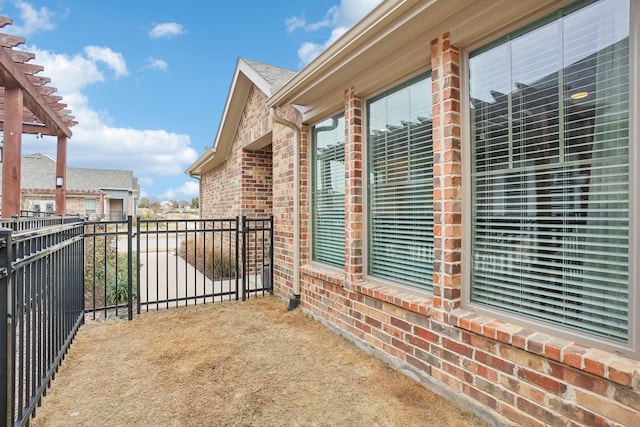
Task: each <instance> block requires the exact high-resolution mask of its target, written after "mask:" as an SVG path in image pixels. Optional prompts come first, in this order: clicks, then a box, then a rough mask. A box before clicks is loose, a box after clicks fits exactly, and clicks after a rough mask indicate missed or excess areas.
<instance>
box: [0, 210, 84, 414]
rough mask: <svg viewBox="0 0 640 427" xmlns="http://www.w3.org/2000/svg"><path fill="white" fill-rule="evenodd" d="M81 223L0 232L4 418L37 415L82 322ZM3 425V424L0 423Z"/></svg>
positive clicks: (0, 362)
mask: <svg viewBox="0 0 640 427" xmlns="http://www.w3.org/2000/svg"><path fill="white" fill-rule="evenodd" d="M83 233H84V229H83V224H82V223H81V222H78V221H77V219H76V222H75V223H72V224H64V223H63V224H58V225H50V226H48V227H45V228H35V229H31V230H24V231H17V232H15V231H14V230H13V229H11V228H1V229H0V301H1V302H2V304H0V319H2V320H1V321H0V335H1V337H0V384H1V385H2V387H1V388H0V416H2V417H4V422H5V425H24V424H26V423H28V420H29V418H30V416H31V415H33V414H34V412H35V410H36V406H37V405H38V404H39V402H40V399H41V397H42V395H43V394H44V393H45V391H46V389H47V387H48V386H49V383H50V382H51V380H52V379H53V377H54V375H55V373H56V371H57V369H58V367H59V366H60V363H61V362H62V359H63V358H64V355H65V354H66V351H67V349H68V347H69V345H70V343H71V340H72V339H73V337H74V336H75V333H76V331H77V330H78V328H79V326H80V325H81V324H82V321H83V300H82V288H83V284H82V276H83V270H84V264H83V253H84V248H83ZM0 422H1V421H0Z"/></svg>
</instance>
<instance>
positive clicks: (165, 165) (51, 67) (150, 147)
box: [23, 47, 198, 183]
mask: <svg viewBox="0 0 640 427" xmlns="http://www.w3.org/2000/svg"><path fill="white" fill-rule="evenodd" d="M29 51H31V52H33V53H35V54H36V59H37V61H38V64H40V65H42V66H44V69H45V70H46V75H47V76H48V77H50V78H51V79H52V86H55V87H57V88H58V93H57V94H58V95H60V96H62V97H63V102H64V103H66V104H68V106H69V107H68V108H69V109H70V110H71V113H72V114H73V115H74V116H75V117H76V121H78V124H77V125H76V126H74V127H72V128H71V130H72V132H73V136H72V138H71V139H70V140H69V148H68V151H67V161H68V164H69V165H71V166H79V165H81V166H82V167H89V168H105V169H123V170H132V171H134V174H135V175H136V176H147V177H148V178H147V179H151V178H150V177H151V176H172V175H183V174H184V170H185V169H186V168H187V167H188V166H189V165H190V164H192V163H193V162H194V161H195V160H196V159H197V158H198V155H197V153H196V151H195V150H194V149H193V148H191V146H190V145H191V140H190V137H189V135H186V134H177V133H172V132H168V131H166V130H162V129H158V130H152V129H133V128H127V127H117V126H114V125H113V123H112V122H113V120H112V119H111V118H110V117H109V115H108V113H107V112H104V111H96V110H94V109H93V108H91V106H90V104H89V99H88V98H87V97H86V96H85V95H84V94H83V89H85V88H86V87H87V86H88V85H90V84H94V83H97V82H103V81H105V80H106V77H105V75H104V73H103V72H102V70H101V68H100V67H101V66H102V67H104V65H103V64H106V67H107V68H109V69H112V70H113V71H114V72H115V75H116V76H118V75H122V74H123V73H124V72H125V70H126V66H125V65H124V59H123V57H122V55H121V54H120V53H117V52H113V51H111V50H110V49H107V48H96V47H88V48H86V49H85V51H84V53H85V55H82V54H78V55H73V56H68V55H61V54H56V53H53V52H50V51H43V50H39V49H37V48H35V47H30V48H29ZM55 146H56V144H55V143H54V144H48V143H47V144H43V142H42V140H36V139H29V138H25V139H23V152H25V153H31V152H43V153H47V154H53V155H54V156H55ZM52 151H53V152H52ZM144 182H152V181H144ZM141 183H143V181H141Z"/></svg>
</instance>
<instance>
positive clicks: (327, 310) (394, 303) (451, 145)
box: [273, 34, 640, 427]
mask: <svg viewBox="0 0 640 427" xmlns="http://www.w3.org/2000/svg"><path fill="white" fill-rule="evenodd" d="M430 54H431V67H432V80H433V85H432V94H431V96H432V99H433V137H434V256H435V262H434V275H433V281H434V292H433V295H432V296H431V295H427V294H420V293H416V292H414V291H409V290H402V289H401V288H393V287H390V286H385V285H382V284H380V283H377V282H369V281H367V279H366V277H363V274H362V273H363V271H362V257H363V241H362V239H363V221H362V195H363V194H364V191H365V188H366V183H364V182H363V176H362V152H363V148H362V143H363V141H362V123H363V120H364V117H363V111H362V99H361V98H360V97H358V95H357V88H349V89H348V90H346V91H345V119H346V123H347V126H346V136H345V169H346V172H345V174H346V183H347V191H346V196H345V213H346V216H345V222H346V224H345V239H346V240H345V241H346V248H345V261H346V263H345V269H344V270H338V269H334V268H329V267H323V266H318V265H316V264H304V265H303V266H302V267H301V269H300V272H301V286H302V307H303V309H304V310H305V311H307V312H309V313H310V314H312V315H313V316H314V317H316V318H317V319H319V320H321V321H322V322H323V323H324V324H326V325H327V326H329V327H330V328H332V329H334V330H336V331H337V332H339V333H341V334H343V335H345V336H347V337H348V338H350V339H352V340H353V341H354V342H356V343H357V344H358V345H359V346H360V347H362V348H363V349H365V350H367V351H369V352H371V353H373V354H375V355H377V356H378V357H381V358H383V359H385V360H387V361H388V362H389V363H390V364H391V365H392V366H394V367H396V368H398V369H400V370H402V371H403V372H406V373H408V374H410V375H411V376H413V377H415V378H418V379H419V380H421V381H422V382H423V383H425V384H426V385H427V386H428V387H430V388H432V389H435V390H436V391H438V392H440V393H441V394H443V395H445V396H446V397H448V398H450V399H452V400H454V401H455V402H457V403H458V404H459V405H460V406H462V407H464V408H466V409H469V410H472V411H474V412H475V413H477V414H479V415H480V416H481V417H483V418H485V419H486V420H488V421H491V422H492V423H493V424H496V425H497V424H509V425H522V426H540V427H542V426H548V425H552V426H554V425H558V426H560V425H562V426H565V425H603V426H631V425H638V420H639V419H640V362H639V361H637V360H634V359H630V358H628V357H624V356H621V355H619V354H616V353H612V352H607V351H604V350H599V349H595V348H590V347H585V346H583V345H580V344H577V343H574V342H571V341H568V340H565V339H560V338H558V337H554V336H550V335H547V334H543V333H541V332H538V331H535V330H530V329H527V328H523V327H519V326H516V325H513V324H509V323H506V322H503V321H499V320H496V319H493V318H488V317H486V316H481V315H479V314H477V313H474V312H472V311H469V310H466V309H464V308H462V307H461V287H462V262H463V258H462V239H463V230H462V214H463V213H462V191H463V189H462V157H461V141H462V140H461V128H462V122H461V117H460V112H461V104H460V101H461V95H460V53H459V50H458V49H457V48H456V47H454V46H451V44H450V42H449V35H448V34H444V35H442V36H441V37H439V38H438V39H436V40H434V41H433V42H432V43H431V52H430ZM426 56H427V55H426V54H425V57H426ZM425 96H429V94H425ZM305 130H306V128H305ZM304 133H308V132H303V134H304ZM276 134H277V137H276V136H275V135H276ZM291 140H292V132H291V131H290V130H289V129H286V128H281V129H279V130H278V131H277V132H274V145H273V153H274V158H273V161H274V194H275V197H274V214H275V219H276V265H275V269H276V274H277V275H278V277H279V279H276V291H277V292H278V293H279V294H281V295H288V293H289V292H290V288H291V286H292V281H293V277H292V271H293V269H292V254H291V249H292V247H293V242H292V232H291V224H293V219H292V217H291V212H292V205H291V203H292V189H293V185H292V184H291V178H292V173H293V172H292V170H293V166H292V164H291V158H292V154H293V153H292V143H291ZM302 156H303V158H306V148H305V154H303V155H302ZM304 188H305V190H306V183H305V186H304ZM305 192H306V191H303V194H304V193H305ZM302 209H303V212H306V213H307V214H306V215H305V217H304V218H305V220H306V219H307V218H308V203H307V201H306V199H305V202H304V204H303V208H302ZM305 239H306V236H305ZM302 248H303V249H302V253H303V254H308V245H307V242H306V240H305V244H304V245H302ZM305 259H306V258H305Z"/></svg>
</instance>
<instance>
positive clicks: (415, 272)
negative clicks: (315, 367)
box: [189, 0, 640, 426]
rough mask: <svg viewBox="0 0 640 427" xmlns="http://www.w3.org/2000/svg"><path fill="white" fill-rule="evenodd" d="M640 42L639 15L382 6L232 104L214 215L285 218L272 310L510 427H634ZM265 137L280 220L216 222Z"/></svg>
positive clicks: (207, 162)
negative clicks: (309, 319)
mask: <svg viewBox="0 0 640 427" xmlns="http://www.w3.org/2000/svg"><path fill="white" fill-rule="evenodd" d="M639 40H640V1H639V0H599V1H582V2H571V1H551V0H542V1H540V0H521V1H518V2H514V1H510V0H503V1H491V2H486V1H485V2H483V1H468V0H435V1H429V2H425V1H420V0H404V1H403V0H386V1H383V2H382V3H381V4H380V5H379V6H378V7H377V8H376V9H374V10H373V11H372V12H371V13H370V14H369V15H367V16H366V17H365V18H364V19H363V20H362V21H361V22H359V23H358V24H356V25H355V26H354V27H353V28H352V29H351V30H350V31H348V32H347V33H346V34H344V35H343V36H342V37H341V38H340V39H338V40H337V41H336V42H335V43H334V44H333V45H331V46H329V47H328V48H327V49H326V50H325V51H324V52H323V53H321V54H320V55H319V56H318V57H317V58H316V59H315V60H313V61H312V62H311V63H310V64H309V65H308V66H306V67H305V68H303V69H302V70H301V71H300V72H298V73H297V74H295V75H294V76H293V77H292V78H290V79H289V80H288V81H287V83H285V84H284V85H283V86H281V87H279V88H275V91H273V93H269V91H264V90H263V91H261V92H262V93H263V94H264V95H268V98H267V99H266V100H263V99H260V102H257V103H256V102H254V101H253V99H254V98H252V97H251V96H247V95H244V96H238V98H237V102H238V103H240V104H241V105H234V109H233V111H234V114H233V116H232V117H233V118H234V119H233V120H228V115H229V111H230V108H229V104H230V102H229V100H228V101H227V108H226V109H225V115H224V116H223V118H222V121H221V128H220V129H219V130H218V137H217V138H216V147H214V149H213V150H212V151H209V152H207V153H205V154H204V155H203V156H202V157H201V158H200V159H198V160H197V161H196V163H194V165H193V166H192V167H191V168H190V169H189V172H190V173H191V174H192V175H198V176H200V177H201V197H200V201H201V205H202V206H203V207H205V206H209V208H207V209H203V211H202V215H203V216H210V215H218V213H221V214H222V213H224V216H229V215H239V214H242V213H247V212H251V211H252V207H256V208H257V209H258V210H261V209H265V213H272V214H273V215H274V221H275V231H274V234H275V243H274V250H275V254H274V287H275V292H276V293H277V294H278V295H280V296H283V297H284V296H290V298H291V301H295V300H299V302H300V304H301V306H302V309H303V310H305V311H306V312H308V313H310V314H311V315H313V316H314V317H315V318H317V319H319V320H321V321H322V322H323V323H324V324H326V325H327V326H329V327H330V328H332V329H333V330H336V331H338V332H340V333H342V334H343V335H345V336H346V337H348V338H349V339H351V340H353V341H354V342H355V343H356V344H358V345H359V346H360V347H362V348H363V349H365V350H367V351H370V352H371V353H373V354H375V355H377V356H378V357H381V358H383V359H385V360H386V361H388V362H389V363H390V364H391V365H392V366H394V367H396V368H397V369H399V370H401V371H403V372H405V373H407V374H408V375H410V376H412V377H414V378H416V379H418V380H420V381H422V382H423V383H424V384H426V385H427V386H428V387H430V388H432V389H435V390H436V391H438V392H440V393H442V394H443V395H445V396H446V397H448V398H450V399H452V400H454V401H456V402H457V403H458V404H460V405H461V406H463V407H465V408H467V409H469V410H472V411H474V412H475V413H476V414H478V415H479V416H481V417H482V418H484V419H486V420H489V421H491V422H492V423H494V424H506V425H526V426H546V425H608V426H614V425H616V426H622V425H625V426H627V425H629V426H630V425H637V424H638V420H639V419H640V319H639V317H638V316H639V315H638V313H640V288H639V286H640V283H639V280H638V277H640V274H639V273H640V271H639V270H638V269H639V268H640V267H639V266H638V254H639V253H640V239H639V238H638V233H637V230H638V229H639V228H640V215H638V214H637V213H638V212H637V209H638V203H637V200H636V199H637V194H640V193H639V191H638V188H639V184H640V182H639V180H638V176H639V174H638V170H637V168H638V167H639V165H640V159H639V158H638V157H639V156H640V150H638V149H637V142H638V136H639V135H640V132H639V131H640V122H639V119H638V114H637V112H638V111H640V106H639V105H638V103H639V96H638V87H639V86H640V81H639V76H640V73H639V63H640V58H639V55H640V54H639V52H640V47H639V46H638V43H639ZM238 68H240V65H239V67H238ZM239 73H240V72H239V71H238V70H236V74H235V75H234V82H237V81H238V75H239ZM235 86H237V84H234V85H232V88H233V87H235ZM247 90H249V91H250V89H247ZM256 92H257V91H255V90H254V91H253V93H254V94H255V93H256ZM261 96H263V95H261ZM230 98H231V99H232V100H233V99H234V97H233V90H232V93H231V94H230ZM256 108H258V111H256ZM270 110H271V111H275V112H276V114H275V115H272V116H271V118H269V117H268V116H267V114H268V113H269V111H270ZM238 111H239V112H238ZM282 116H285V117H286V118H287V120H282V119H281V118H278V117H282ZM240 118H241V119H240ZM292 122H293V123H295V125H294V124H293V123H292ZM251 129H267V130H268V131H260V132H256V133H255V134H253V135H254V136H252V137H242V135H247V134H249V131H250V130H251ZM267 132H270V133H268V134H269V142H270V143H271V146H270V152H269V146H268V145H265V146H264V148H262V151H263V152H264V158H265V162H267V160H266V159H267V158H269V156H271V171H272V179H271V184H270V188H265V189H264V191H262V192H260V194H262V195H264V197H268V198H269V199H270V203H271V211H270V212H269V211H268V209H266V208H263V206H265V204H264V203H263V201H259V199H258V198H257V197H256V196H257V195H256V194H254V193H253V192H251V191H240V188H242V187H236V188H235V189H236V191H235V193H234V195H235V198H234V199H233V202H232V203H231V202H227V205H228V206H229V209H227V210H226V211H218V210H217V208H214V207H215V206H220V205H219V204H217V202H216V198H217V197H218V196H219V192H220V191H221V189H222V188H225V185H228V184H229V183H230V182H235V181H231V179H230V177H242V176H245V175H246V174H250V173H251V170H252V167H253V166H254V165H258V164H260V168H261V167H262V164H263V163H256V162H254V161H253V160H252V159H250V158H248V157H243V156H245V155H247V154H251V153H253V152H252V151H247V150H242V149H237V150H235V149H229V148H224V149H223V147H231V146H232V145H233V144H235V143H236V142H240V141H242V143H241V144H239V147H242V146H249V147H250V146H251V144H253V143H255V141H260V140H261V138H260V137H261V136H262V135H264V134H267ZM298 132H299V133H298ZM220 153H222V154H220ZM237 156H241V159H240V160H235V159H236V157H237ZM243 160H244V161H243ZM266 167H267V168H268V167H269V166H268V165H267V166H266ZM249 176H250V175H249ZM224 180H228V182H224ZM252 180H253V179H252V178H250V179H249V181H252ZM265 184H266V185H267V186H268V181H266V180H265ZM234 185H235V184H234ZM247 187H248V186H247ZM267 206H268V204H267ZM256 213H257V212H256ZM290 306H291V304H290ZM294 306H295V304H294Z"/></svg>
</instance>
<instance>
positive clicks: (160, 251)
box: [135, 217, 273, 313]
mask: <svg viewBox="0 0 640 427" xmlns="http://www.w3.org/2000/svg"><path fill="white" fill-rule="evenodd" d="M272 226H273V218H272V217H269V218H264V219H248V218H246V217H236V218H231V219H197V220H194V219H191V220H185V219H178V220H141V219H139V220H138V222H137V228H136V236H137V238H136V239H135V241H136V245H137V246H136V249H135V251H136V254H137V256H136V264H137V265H138V266H139V268H138V275H137V277H136V292H135V294H136V301H137V312H138V313H140V312H141V311H142V310H146V311H148V310H150V309H156V310H157V309H160V308H169V307H177V306H180V305H190V304H191V305H195V304H204V303H207V302H214V301H223V300H229V299H242V300H245V299H246V298H248V297H249V296H251V295H258V294H265V293H270V292H272V288H271V284H272V283H273V279H272V277H273V268H272V263H271V256H272V255H271V254H272V252H271V251H272V248H273V233H272V232H271V230H272Z"/></svg>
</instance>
